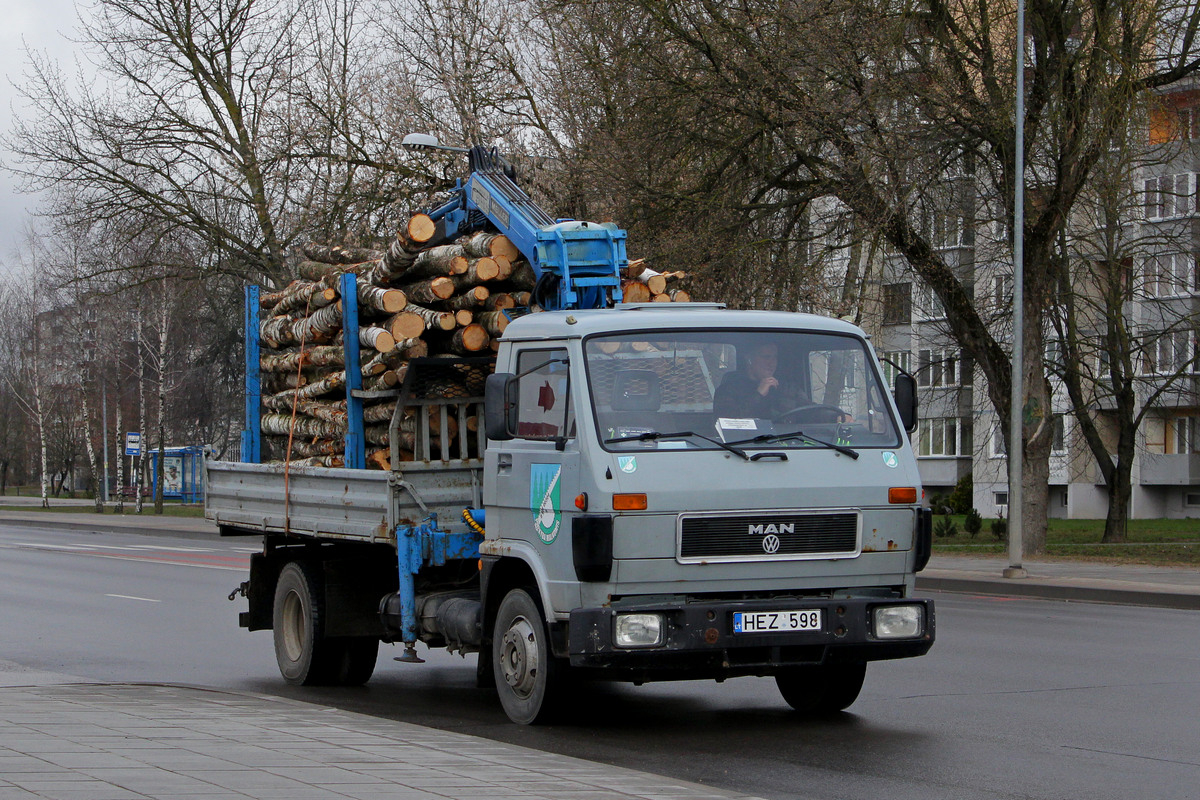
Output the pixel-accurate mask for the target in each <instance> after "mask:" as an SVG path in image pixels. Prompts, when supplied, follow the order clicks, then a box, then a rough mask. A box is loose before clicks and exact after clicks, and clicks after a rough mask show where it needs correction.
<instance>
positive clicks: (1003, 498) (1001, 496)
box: [992, 492, 1008, 506]
mask: <svg viewBox="0 0 1200 800" xmlns="http://www.w3.org/2000/svg"><path fill="white" fill-rule="evenodd" d="M992 499H993V500H994V501H995V502H996V505H998V506H1006V505H1008V492H992Z"/></svg>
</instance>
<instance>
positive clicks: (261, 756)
mask: <svg viewBox="0 0 1200 800" xmlns="http://www.w3.org/2000/svg"><path fill="white" fill-rule="evenodd" d="M6 767H7V768H6ZM30 797H40V798H43V800H45V799H46V798H50V799H51V800H56V799H57V800H75V799H76V798H79V799H80V800H84V799H85V798H86V800H134V798H136V800H147V799H150V800H218V799H220V800H246V798H254V800H275V798H279V800H285V799H286V800H308V799H309V798H312V800H338V798H350V799H351V800H376V799H377V798H378V800H383V799H384V798H386V799H387V800H518V798H520V800H714V799H717V800H738V799H737V798H735V797H734V795H732V794H729V793H723V792H720V791H717V790H712V789H710V788H708V787H702V786H694V785H691V784H686V783H681V782H679V781H674V780H670V779H666V778H660V777H657V776H654V775H648V774H644V773H639V772H635V771H631V770H622V769H620V768H615V767H607V766H604V765H598V764H594V763H591V762H587V761H583V760H580V759H573V758H567V757H563V756H557V755H553V754H548V753H543V752H540V751H536V750H532V749H529V748H524V747H519V746H515V745H507V744H503V743H499V742H490V741H487V740H483V739H477V738H474V737H470V736H464V735H461V734H457V733H453V732H446V731H434V730H430V729H426V728H421V727H420V726H416V725H411V724H408V723H402V722H393V721H391V720H384V719H379V718H373V717H367V716H363V715H359V714H354V713H351V712H344V711H340V710H337V709H330V708H322V707H314V706H307V705H304V704H303V703H298V702H294V701H289V700H282V699H275V698H265V697H255V696H250V695H238V694H232V693H227V692H220V691H215V690H212V691H206V690H200V689H193V688H188V687H178V686H174V687H173V686H136V685H111V686H97V685H87V686H73V685H60V684H56V685H44V686H35V687H10V688H3V687H0V800H29V798H30ZM744 800H750V799H749V798H745V799H744Z"/></svg>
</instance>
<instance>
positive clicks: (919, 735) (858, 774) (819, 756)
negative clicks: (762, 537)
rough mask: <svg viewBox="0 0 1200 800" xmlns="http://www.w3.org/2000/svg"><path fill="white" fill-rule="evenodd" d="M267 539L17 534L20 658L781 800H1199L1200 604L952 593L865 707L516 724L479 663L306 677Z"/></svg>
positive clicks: (598, 708) (3, 582)
mask: <svg viewBox="0 0 1200 800" xmlns="http://www.w3.org/2000/svg"><path fill="white" fill-rule="evenodd" d="M253 549H254V542H253V541H252V540H241V539H239V540H219V539H197V538H178V537H176V538H172V537H164V536H149V535H135V534H125V535H119V534H103V535H99V534H86V533H74V532H72V533H68V532H50V531H31V530H29V529H19V528H8V527H0V660H7V661H11V662H16V663H17V664H20V665H23V666H25V667H28V668H34V669H40V670H47V671H52V672H60V673H66V674H69V675H76V676H81V677H84V678H88V679H92V680H105V681H129V682H163V683H185V684H193V685H203V686H215V687H221V688H231V689H239V690H247V691H255V692H263V693H269V694H276V695H283V696H287V697H292V698H297V699H307V700H311V701H313V702H315V703H319V704H322V705H327V706H336V707H339V708H344V709H348V710H353V711H359V712H365V713H370V714H374V715H377V716H384V717H391V718H395V719H403V720H406V721H410V722H416V723H419V724H424V725H429V726H433V727H440V728H446V729H451V730H455V731H457V732H461V733H468V734H473V735H477V736H483V737H487V738H491V739H498V740H503V741H506V742H511V743H515V744H521V745H525V746H528V747H532V748H535V749H540V750H547V751H553V752H558V753H564V754H568V755H573V756H579V757H582V758H587V759H591V760H593V761H600V762H607V763H614V764H621V765H623V766H627V767H632V768H635V769H641V770H645V771H648V772H654V773H659V774H664V775H672V776H677V777H680V778H686V779H688V780H692V781H697V782H700V783H705V784H709V785H713V786H718V787H721V788H726V789H732V790H737V791H742V792H748V793H752V794H755V795H760V796H762V797H767V798H809V797H821V798H839V800H840V799H842V798H845V799H847V800H849V799H851V798H872V800H875V799H876V798H879V797H887V798H889V800H891V799H893V798H914V799H916V798H920V799H921V800H933V799H936V798H946V799H947V800H970V799H971V798H1082V797H1087V798H1093V799H1094V800H1102V799H1103V798H1122V800H1125V799H1126V798H1130V797H1154V798H1160V799H1161V800H1169V799H1173V798H1192V799H1194V798H1196V797H1197V796H1198V791H1197V788H1196V787H1197V786H1200V745H1198V744H1197V742H1200V715H1198V714H1197V709H1198V708H1200V706H1198V705H1197V700H1196V697H1197V696H1200V618H1197V616H1196V614H1195V613H1194V612H1186V611H1170V610H1159V609H1147V608H1134V607H1124V606H1100V605H1089V604H1067V603H1056V602H1047V601H1035V600H1017V599H1007V598H980V597H969V596H963V595H950V594H942V595H937V596H936V599H937V603H938V642H937V644H936V645H935V646H934V649H933V651H932V652H931V653H930V654H929V655H928V656H926V657H924V658H921V659H912V660H907V661H900V662H894V663H882V664H874V665H872V666H871V667H870V669H869V670H868V675H867V683H866V686H865V688H864V690H863V694H862V696H861V697H860V699H859V700H858V702H857V703H856V704H855V705H854V706H852V707H851V709H850V712H848V713H846V714H842V715H840V716H839V717H837V718H835V719H832V720H825V721H820V722H811V721H809V722H806V721H801V720H797V719H796V718H795V716H794V715H793V714H791V713H790V711H789V709H788V707H787V706H786V705H785V704H784V703H783V701H782V699H780V697H779V695H778V693H777V691H776V689H775V686H774V682H773V681H771V680H769V679H758V678H742V679H737V680H731V681H728V682H727V683H724V684H716V683H713V682H707V681H706V682H684V683H674V684H651V685H646V686H641V687H635V686H629V685H596V686H590V687H586V688H585V689H584V690H581V691H579V692H577V693H575V694H574V695H573V696H572V697H570V698H569V700H568V702H570V703H571V709H570V711H569V719H570V721H569V722H567V723H565V724H561V725H556V726H553V727H547V728H522V727H518V726H515V725H512V724H510V723H509V722H508V721H507V718H506V717H505V716H504V714H503V712H502V710H501V709H500V706H499V703H498V701H497V700H496V699H495V697H494V695H493V694H492V693H491V692H489V691H486V690H480V689H476V688H475V686H474V663H475V662H474V657H468V658H467V659H466V660H464V659H462V658H460V657H458V656H450V655H447V654H445V653H444V652H442V651H434V652H426V651H424V650H422V655H425V656H426V657H427V658H428V663H426V664H423V665H410V664H399V663H395V662H393V661H392V660H391V656H393V655H398V654H399V649H398V648H391V647H387V646H385V647H384V648H383V649H382V650H381V656H380V662H379V666H378V669H377V671H376V677H375V678H374V679H372V681H371V683H370V684H369V685H368V686H367V687H363V688H357V689H337V690H333V689H324V690H320V689H318V690H313V689H306V688H298V687H289V686H287V685H285V684H284V683H283V681H282V679H281V678H279V677H278V673H277V672H276V669H275V663H274V656H273V654H272V651H271V638H270V634H268V633H255V634H250V633H247V632H245V631H242V630H240V629H239V628H238V627H237V621H236V619H237V612H238V611H239V610H241V609H242V608H243V607H244V602H245V601H244V600H239V601H238V602H236V603H230V602H228V601H227V600H226V599H225V596H226V595H227V594H228V593H229V592H230V591H231V590H232V589H233V588H234V587H235V586H236V585H237V584H238V582H240V581H241V580H243V579H244V574H245V564H246V563H247V557H248V553H249V551H251V550H253Z"/></svg>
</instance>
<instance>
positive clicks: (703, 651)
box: [568, 597, 935, 681]
mask: <svg viewBox="0 0 1200 800" xmlns="http://www.w3.org/2000/svg"><path fill="white" fill-rule="evenodd" d="M884 605H920V606H923V607H924V609H925V624H924V630H923V631H922V632H921V634H920V635H919V636H916V637H913V638H911V639H887V640H883V639H878V638H876V637H875V636H874V634H873V632H872V625H871V615H872V613H873V610H874V609H875V608H876V607H877V606H884ZM801 608H803V609H821V611H822V625H821V628H820V630H813V631H798V632H787V633H735V632H734V630H733V627H734V626H733V615H734V612H737V611H741V612H753V611H779V610H793V609H801ZM627 613H658V614H662V615H663V619H664V631H663V639H662V644H660V645H657V646H654V647H638V648H622V647H617V646H616V645H615V644H614V643H613V636H614V634H613V629H614V624H615V618H616V615H617V614H627ZM934 630H935V626H934V608H933V601H932V600H914V599H905V600H899V599H885V598H792V597H789V598H780V599H774V600H753V601H726V600H723V601H717V602H708V601H703V600H693V601H687V602H672V603H664V604H639V605H636V606H620V607H616V608H581V609H576V610H575V611H572V612H571V620H570V625H569V636H568V650H569V655H570V660H571V666H572V667H578V668H581V669H604V670H605V672H606V673H607V674H608V676H609V677H619V678H624V679H626V680H634V681H640V680H671V679H691V678H722V677H733V676H737V675H771V674H774V673H776V672H779V671H781V670H783V669H786V668H788V667H795V666H803V665H812V664H824V663H835V662H851V661H880V660H883V659H890V658H909V657H912V656H919V655H924V654H925V653H927V652H928V651H929V648H930V647H932V646H933V640H934Z"/></svg>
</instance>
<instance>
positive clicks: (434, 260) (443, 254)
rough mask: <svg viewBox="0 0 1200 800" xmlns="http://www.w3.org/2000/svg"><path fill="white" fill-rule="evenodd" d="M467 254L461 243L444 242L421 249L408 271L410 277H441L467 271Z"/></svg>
mask: <svg viewBox="0 0 1200 800" xmlns="http://www.w3.org/2000/svg"><path fill="white" fill-rule="evenodd" d="M467 263H468V262H467V254H466V252H465V251H464V250H463V248H462V245H458V244H444V245H440V246H438V247H431V248H429V249H428V250H423V251H421V254H420V255H418V256H417V258H416V260H414V261H413V265H412V268H411V269H410V270H409V271H408V273H407V274H408V276H409V277H411V278H419V279H424V278H442V277H446V276H448V275H461V274H462V273H464V272H466V271H467Z"/></svg>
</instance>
